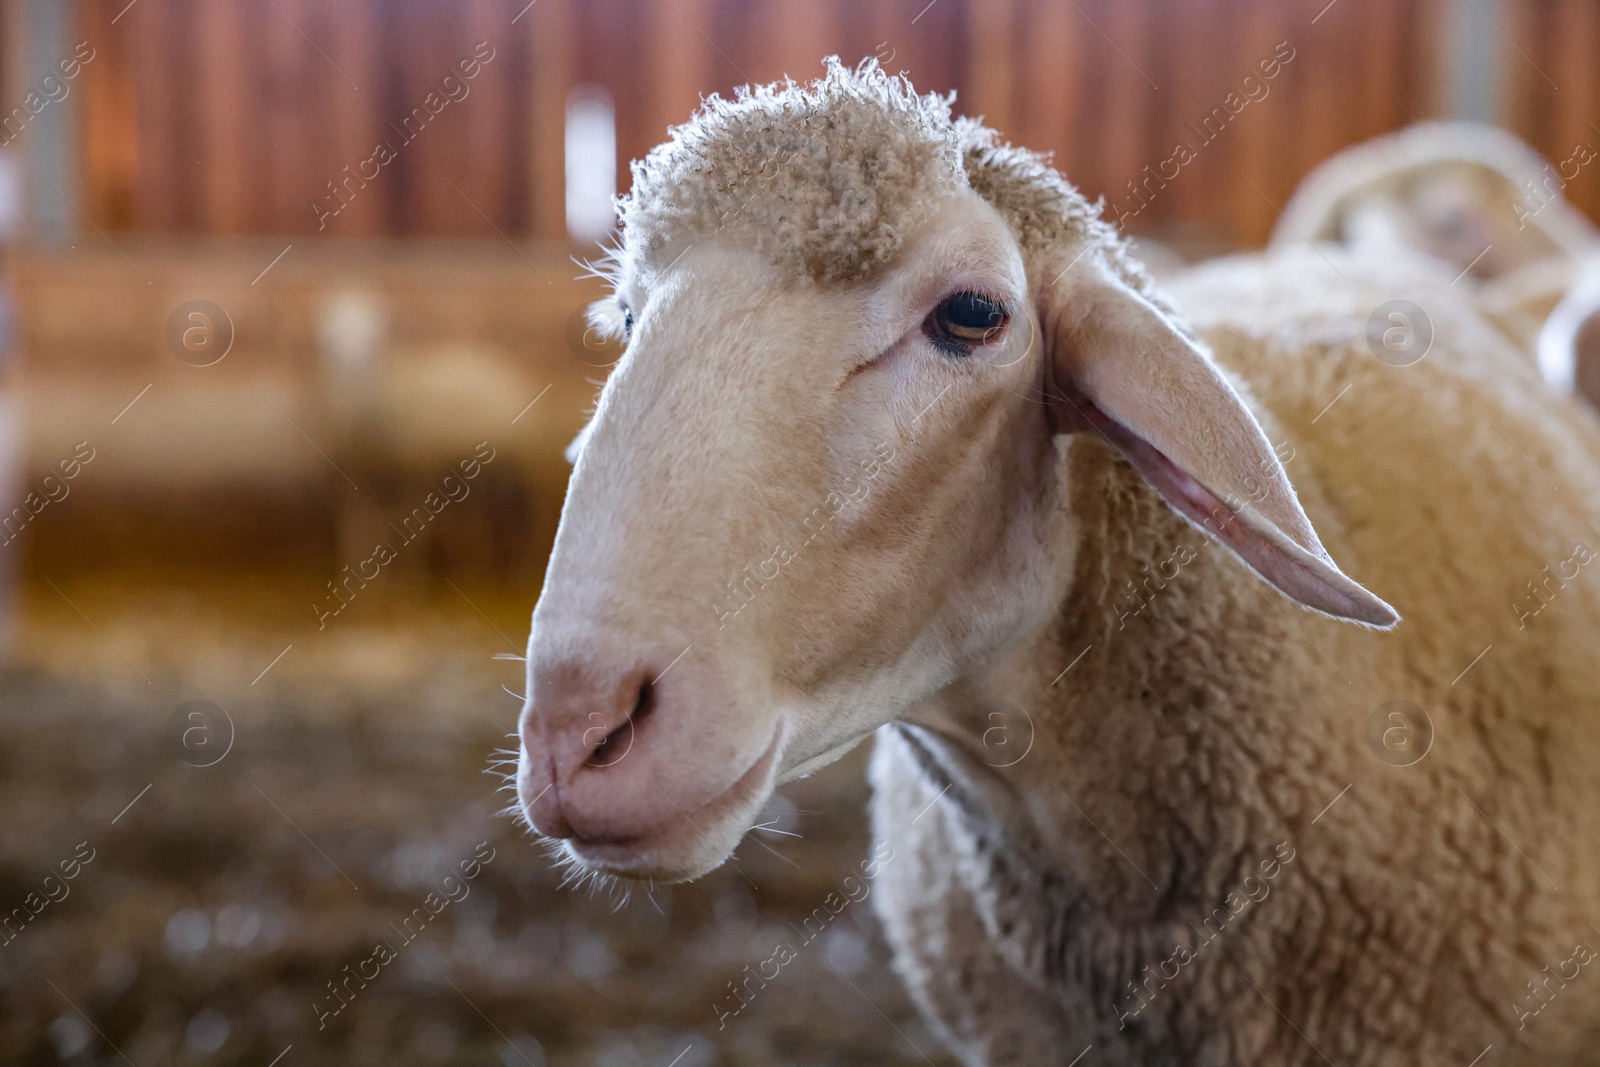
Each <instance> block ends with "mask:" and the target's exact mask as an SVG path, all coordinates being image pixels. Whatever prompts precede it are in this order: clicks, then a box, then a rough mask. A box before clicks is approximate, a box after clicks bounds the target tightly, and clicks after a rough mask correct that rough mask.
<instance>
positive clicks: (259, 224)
mask: <svg viewBox="0 0 1600 1067" xmlns="http://www.w3.org/2000/svg"><path fill="white" fill-rule="evenodd" d="M78 2H79V5H80V8H81V10H82V21H83V25H84V33H83V35H84V36H85V37H87V38H88V39H89V40H90V41H91V42H93V43H94V44H95V46H96V48H97V49H99V56H98V58H97V60H96V61H95V62H94V63H92V64H91V65H90V66H89V67H88V68H87V69H86V74H85V81H86V93H85V100H86V104H85V108H84V111H85V123H84V136H85V148H84V156H83V158H84V167H85V169H86V181H85V189H86V191H87V193H86V195H87V199H88V200H89V206H88V207H87V208H86V210H88V212H89V214H90V215H91V217H93V218H94V219H95V220H96V222H97V224H99V225H101V226H103V227H105V228H106V229H108V230H140V231H157V232H165V233H282V234H310V233H316V232H318V212H317V210H316V209H314V208H313V207H312V203H313V201H317V200H319V199H320V200H321V201H322V202H323V203H324V204H336V203H337V201H335V200H334V199H333V198H332V197H331V196H328V195H327V194H328V190H327V184H326V183H328V182H329V181H339V180H341V179H342V178H343V177H344V175H345V173H346V172H345V171H344V169H343V168H345V167H346V166H350V167H352V168H355V167H357V165H358V164H360V162H361V161H362V160H364V159H366V158H367V157H369V156H370V155H371V154H372V150H373V146H374V145H375V144H376V143H377V142H378V141H379V140H385V139H386V140H388V141H389V142H390V143H391V144H394V145H396V147H397V152H396V158H395V159H394V160H393V162H391V163H389V164H386V165H384V166H383V167H382V168H381V174H380V176H379V177H378V178H377V179H375V180H374V181H372V182H370V183H368V184H367V186H366V187H365V188H362V189H360V190H359V191H358V192H357V193H355V194H354V195H353V196H351V197H350V198H349V206H348V207H347V208H345V209H343V210H341V211H340V212H339V214H338V215H337V216H334V217H331V218H326V219H324V220H323V221H324V223H325V229H324V230H323V231H322V232H324V233H328V234H332V235H334V236H409V235H432V236H474V237H490V238H493V237H494V234H495V231H496V230H499V231H500V232H502V233H504V234H506V235H508V236H511V237H518V238H521V237H530V236H531V237H537V238H543V239H551V240H560V239H563V237H564V221H563V220H564V210H563V173H562V160H561V140H562V116H563V108H564V100H565V96H566V93H567V92H568V91H569V90H570V89H571V88H572V87H573V86H576V85H579V84H599V85H602V86H604V87H605V88H606V89H607V90H609V92H610V93H611V94H612V96H613V98H614V100H615V102H616V107H617V123H618V129H617V134H618V152H619V156H620V157H621V160H622V163H621V165H620V167H619V170H620V171H621V173H620V175H619V188H626V185H627V175H626V160H627V159H629V158H632V157H635V156H638V155H640V154H642V153H643V152H644V151H646V150H647V149H648V148H649V147H650V146H651V145H653V144H655V143H656V142H658V141H659V140H661V139H662V137H663V135H664V133H665V130H666V128H667V126H668V125H669V124H670V123H674V122H679V121H682V120H683V119H684V118H686V117H687V116H688V114H689V113H690V111H691V110H692V108H693V107H694V105H695V103H696V101H697V99H698V98H699V95H700V94H701V93H703V92H707V91H718V92H723V93H728V92H730V91H731V90H732V89H733V87H734V86H736V85H740V84H743V83H745V82H749V81H765V80H770V79H773V78H776V77H779V76H782V75H785V74H787V75H790V76H793V77H795V78H797V79H798V78H806V77H810V76H812V75H815V74H816V73H818V72H819V71H820V69H821V67H820V63H819V60H820V57H821V56H823V55H825V54H828V53H838V54H840V55H841V56H843V57H844V58H846V59H847V60H851V61H853V60H857V59H860V58H862V57H864V56H872V55H876V56H878V57H879V58H880V59H881V61H882V62H883V63H884V65H885V66H887V67H889V68H891V69H896V70H904V71H906V72H907V73H909V74H910V75H911V77H912V79H913V80H914V81H915V83H916V84H917V85H918V87H919V88H922V89H924V90H932V89H938V90H948V89H952V88H953V89H955V90H957V92H958V94H959V95H958V99H957V108H958V110H961V111H964V112H968V113H978V114H983V115H985V116H986V117H987V118H988V119H989V120H990V121H991V123H992V124H994V125H996V126H997V127H999V128H1000V129H1001V130H1002V131H1004V132H1005V133H1006V134H1007V135H1008V136H1009V137H1010V138H1011V139H1012V140H1015V141H1017V142H1019V143H1025V144H1028V145H1030V146H1033V147H1036V148H1042V149H1050V150H1054V151H1055V152H1056V153H1057V161H1058V163H1059V165H1060V166H1062V168H1063V169H1064V170H1065V171H1066V172H1067V173H1068V174H1069V176H1071V177H1072V178H1073V180H1074V181H1076V182H1077V183H1078V184H1079V185H1081V186H1082V187H1083V188H1084V190H1085V191H1086V192H1088V193H1090V194H1091V195H1104V196H1105V197H1106V198H1107V200H1108V202H1109V204H1110V205H1111V207H1112V210H1113V211H1116V210H1118V209H1120V210H1123V211H1129V212H1132V211H1134V210H1135V209H1137V211H1138V213H1137V215H1136V217H1134V218H1133V219H1132V220H1131V222H1130V228H1131V229H1132V230H1133V231H1134V232H1143V233H1158V234H1166V233H1171V232H1173V231H1175V230H1176V231H1182V232H1185V233H1188V234H1190V235H1193V236H1197V237H1198V238H1200V239H1201V240H1204V241H1213V242H1217V243H1220V244H1251V243H1257V242H1260V241H1262V240H1263V239H1264V238H1265V237H1266V235H1267V234H1268V232H1269V231H1270V229H1271V227H1272V224H1273V222H1274V220H1275V218H1276V209H1277V207H1280V206H1282V204H1283V203H1284V201H1285V200H1286V199H1287V198H1288V196H1289V194H1290V192H1291V191H1292V189H1293V188H1294V186H1295V184H1296V183H1297V182H1298V181H1299V179H1300V178H1301V177H1302V176H1303V175H1304V174H1305V172H1306V171H1307V170H1309V169H1310V168H1311V167H1312V166H1313V165H1315V164H1316V163H1317V162H1318V161H1319V160H1321V159H1323V158H1325V157H1327V156H1328V155H1329V154H1330V153H1332V152H1334V151H1336V150H1338V149H1339V148H1341V147H1343V146H1345V145H1348V144H1351V143H1354V142H1357V141H1360V140H1363V139H1365V138H1368V137H1370V136H1373V135H1375V134H1378V133H1381V132H1384V131H1387V130H1391V129H1394V128H1397V127H1399V126H1403V125H1405V124H1407V123H1409V122H1412V121H1415V120H1417V119H1419V118H1423V117H1427V116H1429V115H1430V114H1434V113H1436V110H1437V107H1436V101H1435V99H1434V95H1433V89H1432V87H1433V86H1434V85H1435V84H1436V82H1437V80H1438V79H1437V77H1436V72H1435V70H1434V64H1433V53H1434V51H1435V50H1436V48H1437V41H1438V39H1439V32H1440V31H1439V25H1438V24H1439V21H1440V17H1441V8H1442V3H1441V0H1410V2H1403V3H1402V2H1396V0H1334V2H1333V3H1332V4H1331V5H1330V4H1329V3H1328V0H932V2H931V3H930V2H929V0H805V2H801V0H537V2H536V3H534V4H533V5H532V6H531V7H529V6H527V0H455V2H452V3H445V2H443V0H139V2H138V4H137V5H136V6H135V7H133V8H132V9H131V10H128V11H127V12H126V13H125V14H124V15H123V16H122V17H121V19H120V20H119V21H118V23H117V24H116V25H114V26H113V25H111V19H112V18H113V17H115V16H116V15H117V13H118V12H119V11H121V10H122V9H123V8H124V6H125V4H126V0H78ZM1508 3H1509V4H1510V5H1511V6H1512V8H1513V11H1512V14H1511V16H1510V17H1509V19H1508V24H1507V25H1506V26H1503V27H1502V28H1503V29H1505V30H1506V32H1507V35H1508V36H1509V37H1511V39H1512V40H1513V41H1515V42H1517V43H1518V45H1519V46H1520V47H1521V48H1522V49H1523V50H1524V51H1526V52H1527V54H1528V56H1530V57H1531V61H1530V62H1529V63H1526V64H1525V63H1523V62H1522V61H1521V60H1520V59H1519V58H1518V56H1517V54H1516V53H1512V54H1511V56H1510V58H1511V60H1512V62H1513V63H1514V64H1516V65H1517V66H1514V67H1513V68H1512V70H1511V72H1510V73H1511V76H1510V81H1511V83H1512V85H1513V88H1514V92H1513V105H1512V118H1513V119H1514V127H1515V128H1516V129H1518V130H1519V131H1520V132H1523V133H1524V134H1525V135H1526V136H1528V137H1529V138H1530V139H1531V140H1532V141H1533V142H1534V144H1535V145H1536V146H1537V147H1539V148H1541V149H1542V150H1544V151H1546V152H1547V153H1549V154H1552V155H1556V156H1557V157H1558V158H1561V157H1564V156H1565V155H1567V154H1569V153H1570V150H1571V147H1572V146H1571V145H1570V144H1568V143H1567V142H1570V141H1571V140H1572V139H1573V138H1574V137H1578V136H1590V137H1592V138H1593V140H1594V144H1595V145H1596V147H1600V131H1595V130H1594V129H1592V128H1591V127H1588V126H1587V123H1588V121H1589V119H1590V118H1592V117H1593V116H1594V115H1595V114H1597V113H1600V75H1597V73H1596V70H1595V66H1596V65H1595V62H1594V57H1595V56H1596V55H1597V54H1600V7H1597V5H1596V4H1595V3H1594V0H1508ZM478 42H488V46H489V47H491V48H493V49H494V58H493V60H492V61H490V62H489V63H487V64H485V65H484V66H483V68H482V70H481V72H480V73H479V75H478V76H477V77H476V78H475V79H473V81H472V82H471V83H470V95H469V96H468V97H467V98H466V99H464V100H462V101H460V102H459V103H455V102H452V103H450V104H449V105H448V106H447V107H445V109H444V110H443V111H442V112H440V114H439V115H438V116H436V117H435V118H434V119H433V121H432V122H431V123H430V124H429V125H428V126H427V127H426V128H425V129H424V130H423V131H422V132H421V133H420V135H418V136H416V137H415V139H414V140H413V141H411V142H410V143H406V142H404V141H402V140H401V139H400V138H399V137H398V136H397V135H396V133H395V132H394V128H393V127H392V126H391V125H390V124H391V123H394V122H397V121H399V120H400V119H401V117H402V116H404V115H405V114H407V113H408V112H410V110H411V109H412V108H415V107H417V106H419V105H421V104H422V103H423V101H424V99H425V98H426V96H427V94H428V93H429V92H430V91H434V90H437V89H438V88H439V87H440V84H441V82H442V80H443V79H444V77H445V75H446V74H448V73H450V72H451V70H452V68H453V67H454V65H455V64H456V63H457V62H458V61H460V60H461V59H463V58H470V57H471V56H472V54H473V50H474V46H475V45H477V44H478ZM1286 56H1287V57H1289V58H1287V59H1285V58H1284V57H1286ZM1263 62H1265V63H1267V64H1268V66H1269V69H1271V68H1272V65H1273V63H1274V62H1275V63H1276V68H1275V69H1276V74H1275V76H1274V77H1272V78H1271V79H1270V80H1269V79H1266V78H1263V77H1262V69H1261V64H1262V63H1263ZM1533 63H1537V65H1538V66H1539V67H1540V68H1542V69H1543V70H1545V71H1547V72H1548V73H1549V74H1550V76H1551V78H1553V79H1554V80H1555V82H1556V83H1557V84H1559V85H1560V90H1559V91H1557V90H1555V89H1553V88H1551V87H1550V86H1549V85H1546V84H1545V82H1544V80H1543V78H1542V77H1540V76H1538V75H1534V74H1533V73H1532V65H1533ZM1518 67H1526V68H1528V69H1526V70H1520V71H1519V70H1518V69H1517V68H1518ZM1247 79H1248V80H1247ZM1241 102H1243V105H1242V107H1241V106H1240V105H1241ZM1217 109H1222V110H1221V111H1220V112H1219V111H1218V110H1217ZM1233 111H1237V114H1232V112H1233ZM1208 115H1212V116H1218V117H1215V118H1213V121H1212V123H1211V125H1210V126H1209V127H1208V126H1207V125H1206V117H1207V116H1208ZM1223 116H1225V117H1226V119H1227V121H1226V122H1225V123H1224V122H1222V121H1221V117H1223ZM1219 128H1220V132H1218V130H1219ZM1585 129H1588V131H1589V132H1588V133H1587V134H1585V133H1584V132H1583V131H1584V130H1585ZM1180 146H1184V147H1185V148H1187V150H1188V154H1189V158H1186V161H1184V162H1181V163H1176V162H1175V155H1182V153H1180V152H1179V147H1180ZM1146 167H1149V168H1150V170H1149V171H1146V169H1145V168H1146ZM1163 169H1165V171H1166V173H1167V174H1168V175H1171V174H1173V173H1174V171H1176V174H1177V176H1176V177H1174V178H1172V179H1171V180H1166V179H1162V180H1160V181H1147V179H1148V178H1149V176H1150V175H1151V174H1153V173H1158V172H1159V171H1161V170H1163ZM1596 169H1597V170H1600V165H1597V166H1596ZM1130 183H1139V184H1141V185H1142V186H1143V190H1144V192H1143V193H1141V194H1136V193H1135V192H1133V191H1132V190H1131V188H1130ZM1579 200H1580V202H1581V203H1583V204H1584V205H1585V206H1586V207H1589V208H1590V209H1591V210H1594V209H1596V208H1600V203H1596V194H1595V191H1594V186H1593V183H1591V184H1590V186H1589V187H1588V188H1587V189H1586V190H1585V191H1584V192H1582V193H1581V194H1580V195H1579ZM1145 201H1147V202H1148V203H1144V202H1145ZM1142 204H1143V206H1141V205H1142Z"/></svg>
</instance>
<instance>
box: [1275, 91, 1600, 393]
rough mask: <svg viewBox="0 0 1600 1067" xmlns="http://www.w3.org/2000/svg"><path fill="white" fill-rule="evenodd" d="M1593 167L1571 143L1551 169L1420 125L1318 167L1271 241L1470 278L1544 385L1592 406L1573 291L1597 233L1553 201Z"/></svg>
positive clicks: (1588, 351)
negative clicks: (1412, 260) (1340, 249)
mask: <svg viewBox="0 0 1600 1067" xmlns="http://www.w3.org/2000/svg"><path fill="white" fill-rule="evenodd" d="M1594 159H1595V151H1594V149H1592V148H1591V147H1589V146H1588V145H1587V144H1579V145H1578V146H1576V148H1575V149H1574V150H1573V153H1572V154H1571V155H1570V156H1569V157H1568V158H1566V159H1563V160H1561V161H1560V162H1559V163H1557V164H1551V163H1550V162H1548V161H1546V160H1544V159H1542V158H1540V156H1539V154H1538V153H1537V152H1535V151H1533V149H1531V148H1529V147H1528V146H1527V145H1525V144H1523V143H1522V142H1521V141H1519V140H1518V139H1517V138H1516V137H1514V136H1512V135H1511V134H1509V133H1507V132H1506V131H1504V130H1500V129H1496V128H1494V127H1490V126H1480V125H1476V124H1474V123H1466V122H1433V123H1423V124H1420V125H1417V126H1412V127H1409V128H1408V129H1405V130H1401V131H1400V132H1398V133H1394V134H1389V135H1387V136H1384V137H1379V138H1375V139H1374V140H1371V141H1368V142H1366V143H1365V144H1361V145H1357V146H1355V147H1353V148H1347V149H1345V150H1344V151H1343V152H1340V153H1339V154H1338V155H1336V156H1334V157H1333V158H1332V159H1329V160H1328V161H1327V162H1325V163H1323V164H1322V165H1321V166H1319V167H1318V168H1317V169H1316V170H1315V171H1313V172H1312V173H1311V174H1310V175H1309V176H1308V177H1307V178H1306V179H1305V181H1304V182H1302V183H1301V185H1300V187H1299V189H1297V190H1296V191H1295V195H1294V197H1293V199H1291V200H1290V202H1289V204H1288V205H1287V206H1286V208H1285V209H1284V214H1283V218H1282V220H1281V221H1280V223H1279V225H1278V227H1277V229H1276V231H1275V232H1274V234H1273V244H1274V245H1275V246H1279V247H1281V246H1292V245H1295V244H1298V243H1300V242H1301V241H1303V240H1307V239H1309V240H1312V241H1323V242H1332V243H1337V244H1341V245H1343V246H1345V247H1347V248H1350V249H1352V250H1355V251H1358V252H1359V253H1361V254H1362V255H1365V256H1385V255H1395V254H1401V255H1413V256H1422V257H1425V258H1426V259H1428V260H1430V261H1433V262H1435V263H1437V264H1438V265H1439V267H1440V268H1441V269H1442V270H1444V271H1446V272H1448V274H1449V275H1450V276H1451V278H1453V279H1455V278H1461V277H1463V276H1467V275H1470V276H1471V277H1472V278H1473V279H1475V280H1476V281H1477V283H1478V285H1477V294H1478V297H1477V298H1478V305H1479V308H1480V310H1481V311H1482V312H1483V313H1484V314H1486V315H1487V316H1488V317H1489V318H1490V320H1491V321H1493V322H1494V323H1495V324H1496V325H1498V326H1500V327H1501V328H1502V329H1503V330H1504V331H1505V332H1506V333H1507V334H1508V335H1509V336H1510V337H1511V338H1512V339H1513V340H1514V341H1516V342H1517V343H1518V344H1519V345H1520V346H1521V347H1522V348H1523V349H1524V350H1525V351H1527V352H1528V353H1530V354H1533V353H1534V352H1536V351H1537V353H1538V363H1539V366H1540V368H1541V371H1542V373H1543V374H1544V375H1545V379H1546V381H1548V382H1550V384H1552V385H1553V386H1556V387H1557V388H1558V389H1561V390H1563V391H1570V390H1572V389H1573V388H1574V386H1575V385H1576V386H1577V388H1578V391H1579V392H1580V394H1581V395H1584V396H1586V397H1588V399H1589V400H1590V402H1591V403H1595V404H1600V383H1595V384H1591V385H1586V384H1585V383H1588V382H1589V380H1590V379H1591V378H1596V377H1600V367H1597V368H1595V369H1593V370H1590V371H1585V372H1580V371H1578V370H1577V368H1578V366H1579V364H1580V363H1581V364H1586V365H1587V364H1589V363H1600V349H1596V348H1595V347H1594V346H1595V342H1594V341H1592V340H1586V339H1587V338H1589V337H1590V333H1589V332H1586V331H1585V330H1584V329H1583V328H1582V323H1583V322H1584V321H1585V320H1586V319H1587V318H1588V317H1589V316H1590V315H1591V314H1592V313H1593V312H1594V309H1595V304H1596V298H1595V297H1594V296H1593V295H1591V294H1592V290H1591V289H1590V288H1586V287H1583V286H1581V285H1580V282H1581V280H1582V278H1583V276H1584V272H1585V265H1586V264H1589V263H1592V262H1596V261H1600V230H1596V228H1595V226H1594V224H1593V223H1591V222H1590V221H1589V220H1588V219H1587V218H1586V217H1585V216H1584V215H1583V213H1582V212H1580V211H1578V210H1576V209H1575V208H1574V207H1573V206H1572V205H1571V204H1570V203H1568V201H1567V198H1566V196H1565V195H1564V190H1565V189H1566V186H1567V184H1568V182H1570V181H1572V180H1574V179H1575V178H1576V177H1578V175H1579V174H1580V172H1581V171H1582V169H1583V168H1584V167H1585V166H1587V165H1588V164H1589V163H1592V162H1593V161H1594ZM1590 269H1591V270H1593V269H1600V268H1590ZM1569 295H1570V299H1568V298H1569ZM1558 305H1561V306H1562V312H1561V314H1560V316H1559V317H1556V318H1554V319H1552V315H1554V313H1555V310H1556V308H1557V306H1558ZM1585 343H1587V345H1588V347H1587V348H1584V347H1582V346H1583V345H1584V344H1585Z"/></svg>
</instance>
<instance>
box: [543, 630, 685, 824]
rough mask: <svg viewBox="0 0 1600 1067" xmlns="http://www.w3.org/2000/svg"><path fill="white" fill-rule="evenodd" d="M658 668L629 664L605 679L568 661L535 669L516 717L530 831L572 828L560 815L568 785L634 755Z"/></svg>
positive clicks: (652, 699)
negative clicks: (526, 695) (529, 688)
mask: <svg viewBox="0 0 1600 1067" xmlns="http://www.w3.org/2000/svg"><path fill="white" fill-rule="evenodd" d="M657 673H658V672H656V671H652V670H650V669H649V668H647V667H645V666H635V667H632V668H629V669H625V670H622V671H618V672H614V673H613V674H612V675H611V676H610V677H609V678H608V677H605V676H604V675H603V674H602V673H601V672H599V671H597V670H596V669H595V668H594V667H593V666H591V665H588V664H582V663H575V662H568V663H561V664H555V665H552V666H551V667H548V668H545V669H542V670H540V671H538V672H536V674H535V680H534V683H533V691H532V693H531V694H530V696H529V699H528V703H527V704H526V705H525V706H524V708H523V712H522V719H521V723H520V732H521V735H522V750H523V753H524V757H523V760H522V772H521V774H520V775H519V778H520V779H525V780H519V783H518V789H519V793H520V794H521V796H522V799H523V807H524V809H525V811H526V812H527V815H528V819H529V821H530V822H531V823H532V824H533V826H534V828H535V829H536V830H538V831H539V832H540V833H542V834H546V835H548V836H550V837H563V838H565V837H572V836H575V835H576V834H577V832H578V831H576V830H574V828H573V826H572V824H571V823H570V822H569V821H568V818H567V808H568V807H570V800H571V797H572V793H573V790H574V788H575V787H577V786H578V785H579V784H580V779H582V780H583V784H585V785H587V784H588V782H587V780H588V779H589V778H590V777H593V776H596V775H598V774H600V773H602V772H606V771H609V770H613V769H615V768H619V767H620V766H621V765H622V764H623V762H624V761H625V760H627V759H628V758H629V757H630V756H632V755H633V750H634V746H635V745H636V744H637V743H638V740H639V733H640V728H641V727H642V726H643V725H644V722H645V720H646V718H647V717H648V716H649V714H650V712H651V711H652V710H653V708H654V705H655V687H654V685H653V684H652V679H653V678H654V677H655V675H656V674H657ZM622 773H624V772H621V771H617V772H616V775H617V776H620V775H621V774H622ZM595 784H596V785H597V786H598V785H599V783H598V782H597V783H595ZM530 789H531V790H532V793H531V795H530V792H529V790H530Z"/></svg>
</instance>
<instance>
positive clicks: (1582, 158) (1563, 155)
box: [1502, 0, 1600, 218]
mask: <svg viewBox="0 0 1600 1067" xmlns="http://www.w3.org/2000/svg"><path fill="white" fill-rule="evenodd" d="M1509 7H1510V12H1509V14H1510V18H1508V19H1507V20H1505V23H1504V25H1503V27H1502V28H1503V29H1504V30H1505V33H1506V36H1507V37H1508V38H1510V39H1511V40H1512V41H1514V42H1515V43H1516V45H1517V47H1516V48H1515V49H1513V50H1510V54H1509V55H1508V56H1507V57H1506V65H1507V72H1508V74H1509V77H1508V79H1507V80H1508V82H1509V92H1508V97H1509V100H1508V104H1509V106H1508V114H1507V116H1506V121H1507V123H1508V124H1509V125H1510V126H1511V128H1512V129H1514V130H1516V131H1517V132H1518V133H1520V134H1521V135H1522V136H1523V137H1524V138H1526V139H1527V141H1528V143H1529V144H1531V145H1533V147H1535V148H1537V149H1538V150H1539V151H1540V153H1542V154H1543V155H1544V157H1545V159H1547V160H1549V161H1550V164H1551V167H1552V170H1553V171H1554V172H1556V180H1557V181H1559V182H1562V183H1564V185H1565V188H1564V189H1563V190H1562V191H1563V192H1564V193H1565V195H1566V196H1567V197H1568V199H1570V200H1571V201H1572V202H1573V203H1575V204H1577V205H1578V207H1580V208H1582V209H1583V210H1584V211H1586V212H1588V213H1589V216H1590V217H1591V218H1600V3H1596V2H1595V0H1511V2H1510V4H1509ZM1533 202H1534V203H1537V200H1534V201H1533Z"/></svg>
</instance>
